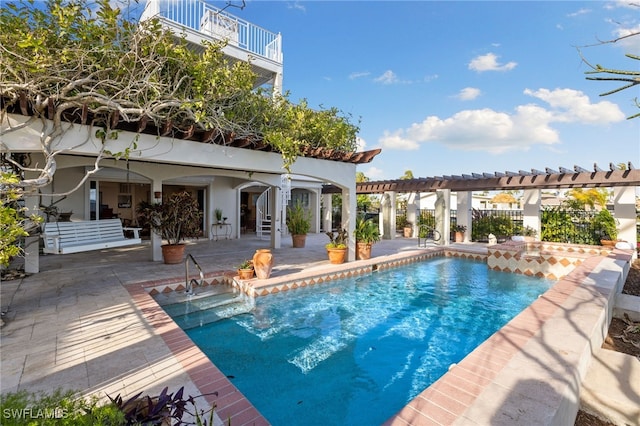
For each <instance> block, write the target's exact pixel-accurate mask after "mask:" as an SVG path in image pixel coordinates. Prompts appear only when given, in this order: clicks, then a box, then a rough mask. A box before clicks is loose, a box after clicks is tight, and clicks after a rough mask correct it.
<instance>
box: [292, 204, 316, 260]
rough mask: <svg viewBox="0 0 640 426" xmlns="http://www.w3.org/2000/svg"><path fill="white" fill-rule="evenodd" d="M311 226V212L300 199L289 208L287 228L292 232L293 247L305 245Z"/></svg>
mask: <svg viewBox="0 0 640 426" xmlns="http://www.w3.org/2000/svg"><path fill="white" fill-rule="evenodd" d="M310 228H311V212H310V211H308V210H306V209H304V208H303V207H302V203H301V202H300V201H298V202H297V203H296V204H295V205H294V206H293V207H289V208H287V229H288V230H289V233H290V234H291V242H292V244H293V247H298V248H302V247H304V245H305V243H306V240H307V233H308V232H309V229H310Z"/></svg>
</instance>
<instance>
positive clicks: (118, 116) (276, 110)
mask: <svg viewBox="0 0 640 426" xmlns="http://www.w3.org/2000/svg"><path fill="white" fill-rule="evenodd" d="M92 5H94V6H95V8H94V9H92V7H91V6H92ZM0 27H1V28H2V30H1V31H0V98H1V99H2V104H1V109H0V111H1V114H2V115H1V116H0V124H1V125H2V127H1V128H0V130H1V131H2V133H3V134H8V133H10V132H11V131H13V130H15V128H11V127H10V126H9V124H8V123H9V122H8V119H7V112H8V111H10V110H11V109H12V108H16V105H18V104H20V105H21V107H22V106H23V104H26V107H25V108H26V109H27V110H28V111H29V112H30V114H32V117H31V119H30V121H29V122H28V123H27V125H31V124H33V122H34V121H40V122H41V126H42V129H43V131H42V137H41V144H42V151H43V153H44V154H45V157H46V159H47V162H46V164H45V165H44V166H43V167H41V168H40V169H39V170H38V171H39V172H40V176H39V178H37V179H33V180H29V181H23V183H22V184H23V185H24V186H25V187H26V188H28V187H42V186H45V185H47V184H48V183H50V181H51V178H52V176H53V174H54V173H55V156H56V155H58V152H56V151H55V149H54V146H55V141H56V140H59V138H62V137H63V136H64V126H62V123H63V122H64V121H65V119H68V118H69V117H72V116H73V115H82V116H83V117H90V120H89V123H90V124H91V125H92V126H93V127H96V128H99V129H100V130H99V131H96V132H95V135H96V136H98V137H99V138H101V139H102V142H103V150H102V151H101V152H100V154H99V156H98V158H97V159H96V170H97V168H98V164H99V161H100V160H101V159H102V158H104V157H109V156H112V157H113V156H115V157H122V156H127V155H128V154H130V151H129V150H127V151H126V152H118V153H112V152H110V151H109V149H108V141H109V138H114V137H117V134H116V133H114V132H113V129H114V128H115V127H116V126H117V124H119V123H122V122H126V123H135V122H140V121H149V122H153V123H154V125H155V126H156V128H158V129H159V128H161V127H162V126H164V127H165V129H166V127H167V126H170V127H171V129H173V130H175V131H181V132H188V131H190V130H193V129H194V128H195V129H198V130H205V131H213V132H214V133H217V134H218V135H220V136H221V137H228V136H229V135H232V136H231V137H233V138H257V139H260V140H263V141H264V142H265V143H267V144H269V145H271V146H272V147H273V148H274V149H276V150H277V151H279V152H280V153H281V154H282V157H283V163H284V168H285V169H287V170H288V169H289V167H290V166H291V164H293V162H294V161H295V159H296V157H297V156H299V155H301V153H302V152H303V149H302V148H304V147H311V148H318V147H321V148H323V147H324V148H330V149H336V150H338V151H344V152H353V151H355V150H356V134H357V132H358V130H359V128H358V126H357V125H354V124H352V123H350V121H349V117H348V116H344V115H343V114H342V113H341V112H340V111H339V110H337V109H335V108H331V109H327V110H325V109H323V110H320V111H315V110H312V109H310V108H309V107H308V105H307V103H306V101H303V102H301V103H300V104H299V105H294V104H293V103H291V102H290V101H289V100H288V99H287V95H283V96H278V97H275V98H274V97H272V96H270V94H268V93H266V92H265V91H264V90H260V89H259V90H254V89H253V83H254V81H255V75H254V73H253V72H252V71H251V68H250V64H248V63H245V62H234V63H231V62H229V61H227V60H226V59H225V57H224V55H223V53H222V50H221V48H222V47H223V44H221V43H205V45H204V48H205V50H204V53H201V54H199V53H197V52H194V51H193V50H190V49H188V48H187V44H186V42H185V40H177V39H176V38H175V36H174V35H173V34H172V33H170V32H168V31H166V30H163V29H162V27H161V25H160V23H159V21H157V20H148V21H145V22H142V23H138V22H134V21H129V20H127V19H125V18H124V17H123V16H122V13H121V11H120V10H119V9H118V8H115V7H112V5H111V2H110V1H109V0H96V1H95V3H94V2H90V1H89V0H48V1H47V2H46V3H44V5H43V4H42V3H34V2H33V1H32V0H29V1H26V2H25V1H21V2H19V3H8V4H5V5H3V8H2V9H0ZM51 111H55V115H54V117H53V120H51V121H49V120H47V119H46V117H47V112H49V113H51ZM136 148H137V146H136V144H135V139H134V140H132V141H131V146H130V150H135V149H136ZM4 151H6V150H4ZM5 154H6V152H5ZM4 160H5V161H7V162H11V161H12V158H11V157H10V156H8V155H4ZM85 179H86V178H85Z"/></svg>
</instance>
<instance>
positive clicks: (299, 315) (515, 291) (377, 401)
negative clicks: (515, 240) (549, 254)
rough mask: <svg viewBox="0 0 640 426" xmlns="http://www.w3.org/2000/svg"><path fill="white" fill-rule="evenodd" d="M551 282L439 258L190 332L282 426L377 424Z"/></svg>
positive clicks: (271, 302) (294, 296) (292, 295)
mask: <svg viewBox="0 0 640 426" xmlns="http://www.w3.org/2000/svg"><path fill="white" fill-rule="evenodd" d="M551 284H552V282H551V281H549V280H541V279H537V278H532V277H528V276H524V275H517V274H507V273H502V272H495V271H491V270H489V269H488V268H487V266H486V264H485V263H482V262H476V261H471V260H465V259H458V258H434V259H432V260H430V261H428V262H423V263H416V264H412V265H410V266H405V267H400V268H396V269H390V270H386V271H382V272H376V273H374V274H372V275H371V276H364V277H359V278H353V279H345V280H342V281H339V282H338V281H336V282H334V283H332V284H323V285H321V286H314V287H312V288H307V289H299V290H295V291H289V292H284V293H280V294H276V295H271V296H268V297H264V298H259V299H258V300H257V303H256V308H255V310H254V311H253V312H252V313H251V314H245V315H240V316H236V317H233V318H231V319H226V320H222V321H218V322H215V323H211V324H207V325H204V326H202V327H196V328H192V329H189V330H186V332H187V334H188V335H189V336H190V337H191V339H192V340H193V341H194V342H195V343H196V344H197V345H198V346H199V347H200V348H201V349H202V350H203V352H205V353H206V354H207V356H208V357H209V358H210V359H211V360H212V362H213V363H214V364H216V365H217V366H218V367H219V368H220V369H221V370H222V371H223V372H224V374H226V375H227V376H228V377H229V378H230V379H231V381H232V382H233V383H234V384H235V385H236V386H237V387H238V389H240V391H241V392H242V393H243V394H244V395H245V396H246V397H247V398H248V399H249V400H250V401H251V402H252V403H253V404H254V405H255V406H256V408H257V409H258V410H259V411H260V412H261V413H262V414H263V415H264V416H265V417H266V418H267V419H268V420H269V421H270V422H271V423H272V424H274V425H285V424H286V425H289V424H305V425H315V424H323V425H325V424H359V425H368V424H381V423H383V422H384V421H385V420H387V419H388V418H389V417H390V416H392V415H393V414H394V413H396V412H397V411H398V410H399V409H400V408H402V407H403V406H404V405H405V404H406V403H407V402H408V401H410V400H411V399H413V397H415V396H416V395H417V394H418V393H420V392H421V391H422V390H423V389H425V388H426V387H428V386H429V385H430V384H431V383H433V382H434V381H435V380H437V379H438V378H439V377H440V376H441V375H443V374H444V373H445V372H446V371H447V368H448V367H449V366H450V365H451V364H452V363H456V362H458V361H460V360H461V359H462V358H463V357H464V356H465V355H466V354H468V353H469V352H471V351H472V350H473V349H474V348H475V347H476V346H478V345H479V344H480V343H481V342H482V341H484V340H485V339H486V338H487V337H489V336H490V335H491V334H493V333H494V332H495V331H496V330H498V329H499V328H500V327H502V326H503V325H504V324H505V323H506V322H508V321H509V320H510V319H511V318H513V317H514V316H515V315H516V314H517V313H518V312H520V311H521V310H522V309H524V308H525V307H526V306H528V305H529V304H530V303H531V302H532V301H533V300H534V299H535V298H536V297H537V296H538V295H540V294H541V293H543V292H544V291H546V289H548V288H549V287H550V285H551Z"/></svg>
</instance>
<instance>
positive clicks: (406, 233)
mask: <svg viewBox="0 0 640 426" xmlns="http://www.w3.org/2000/svg"><path fill="white" fill-rule="evenodd" d="M402 233H403V235H404V237H405V238H411V237H413V228H412V227H410V226H407V227H404V228H402Z"/></svg>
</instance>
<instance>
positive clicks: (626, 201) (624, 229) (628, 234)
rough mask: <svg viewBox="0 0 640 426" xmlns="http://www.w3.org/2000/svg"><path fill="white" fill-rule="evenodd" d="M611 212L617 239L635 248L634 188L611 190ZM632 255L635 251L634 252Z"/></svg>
mask: <svg viewBox="0 0 640 426" xmlns="http://www.w3.org/2000/svg"><path fill="white" fill-rule="evenodd" d="M613 212H614V216H615V218H616V222H617V226H618V239H619V240H623V241H627V242H628V243H631V246H632V247H634V248H635V247H636V241H637V235H636V234H637V231H636V188H635V187H634V186H620V187H616V188H614V189H613ZM634 253H636V251H635V250H634Z"/></svg>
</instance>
